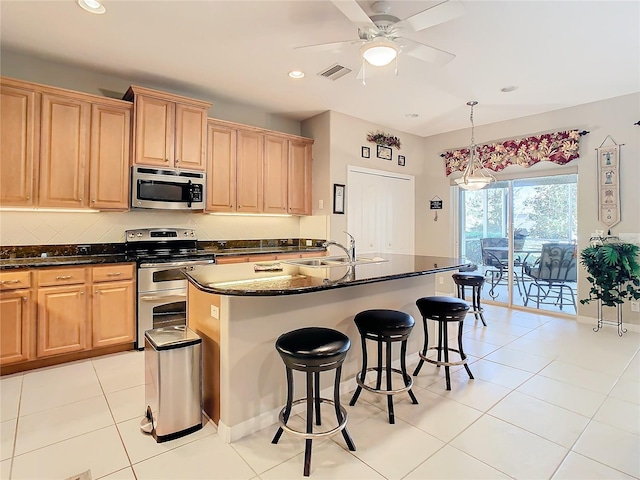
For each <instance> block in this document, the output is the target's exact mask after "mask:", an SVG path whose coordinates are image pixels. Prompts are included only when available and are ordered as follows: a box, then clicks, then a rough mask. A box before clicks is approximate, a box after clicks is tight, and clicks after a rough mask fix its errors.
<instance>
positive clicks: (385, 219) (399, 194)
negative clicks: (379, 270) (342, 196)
mask: <svg viewBox="0 0 640 480" xmlns="http://www.w3.org/2000/svg"><path fill="white" fill-rule="evenodd" d="M347 226H348V230H349V233H351V234H352V235H353V236H354V237H355V239H356V246H357V251H358V253H375V252H379V253H407V254H413V253H414V177H413V176H410V175H401V174H395V173H390V172H384V171H379V170H371V169H365V168H360V167H348V175H347Z"/></svg>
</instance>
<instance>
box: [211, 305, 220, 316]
mask: <svg viewBox="0 0 640 480" xmlns="http://www.w3.org/2000/svg"><path fill="white" fill-rule="evenodd" d="M211 316H212V317H213V318H216V319H217V318H218V317H219V316H220V309H219V308H218V307H216V306H215V305H211Z"/></svg>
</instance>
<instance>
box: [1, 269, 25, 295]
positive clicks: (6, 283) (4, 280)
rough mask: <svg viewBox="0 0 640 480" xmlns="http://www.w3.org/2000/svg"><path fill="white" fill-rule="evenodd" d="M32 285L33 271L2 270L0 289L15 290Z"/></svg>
mask: <svg viewBox="0 0 640 480" xmlns="http://www.w3.org/2000/svg"><path fill="white" fill-rule="evenodd" d="M29 287H31V272H30V271H25V270H22V271H17V272H0V290H15V289H16V288H29Z"/></svg>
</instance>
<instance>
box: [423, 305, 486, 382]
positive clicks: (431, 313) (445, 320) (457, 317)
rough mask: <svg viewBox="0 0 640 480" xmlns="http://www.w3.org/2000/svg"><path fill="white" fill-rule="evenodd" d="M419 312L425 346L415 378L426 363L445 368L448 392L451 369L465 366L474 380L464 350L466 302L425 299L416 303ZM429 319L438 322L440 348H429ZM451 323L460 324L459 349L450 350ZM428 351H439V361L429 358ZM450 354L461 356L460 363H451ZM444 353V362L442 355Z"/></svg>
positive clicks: (467, 307)
mask: <svg viewBox="0 0 640 480" xmlns="http://www.w3.org/2000/svg"><path fill="white" fill-rule="evenodd" d="M416 305H417V306H418V310H420V313H421V314H422V322H423V326H424V346H423V348H422V351H421V352H418V355H420V362H418V366H417V367H416V369H415V371H414V372H413V376H414V377H415V376H416V375H418V372H420V369H421V368H422V364H423V363H424V362H429V363H433V364H434V365H437V366H444V372H445V378H446V381H447V390H451V380H450V378H449V367H451V366H454V365H464V368H465V369H466V370H467V373H468V374H469V378H471V379H473V374H472V373H471V370H469V365H467V356H466V355H465V353H464V350H463V349H462V322H463V321H464V318H465V317H466V316H467V312H468V311H469V305H468V304H467V302H465V301H464V300H459V299H457V298H453V297H423V298H419V299H418V300H417V301H416ZM427 319H429V320H435V321H436V322H438V346H437V347H429V333H428V331H427ZM451 322H458V349H457V350H456V349H453V348H449V341H448V339H447V331H448V329H447V326H448V324H449V323H451ZM427 350H437V351H438V360H432V359H430V358H427ZM449 352H456V353H458V354H460V361H458V362H450V361H449ZM442 353H444V361H443V360H442V356H441V354H442Z"/></svg>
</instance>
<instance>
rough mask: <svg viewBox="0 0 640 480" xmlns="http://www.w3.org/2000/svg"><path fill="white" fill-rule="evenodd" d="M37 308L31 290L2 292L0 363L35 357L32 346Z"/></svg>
mask: <svg viewBox="0 0 640 480" xmlns="http://www.w3.org/2000/svg"><path fill="white" fill-rule="evenodd" d="M34 326H35V309H34V305H33V293H32V292H31V290H9V291H6V292H5V291H3V292H1V293H0V332H2V335H0V342H1V343H0V365H7V364H9V363H16V362H25V361H27V360H31V359H32V358H33V357H34V352H33V348H32V343H33V342H32V340H33V332H32V330H33V327H34Z"/></svg>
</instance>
